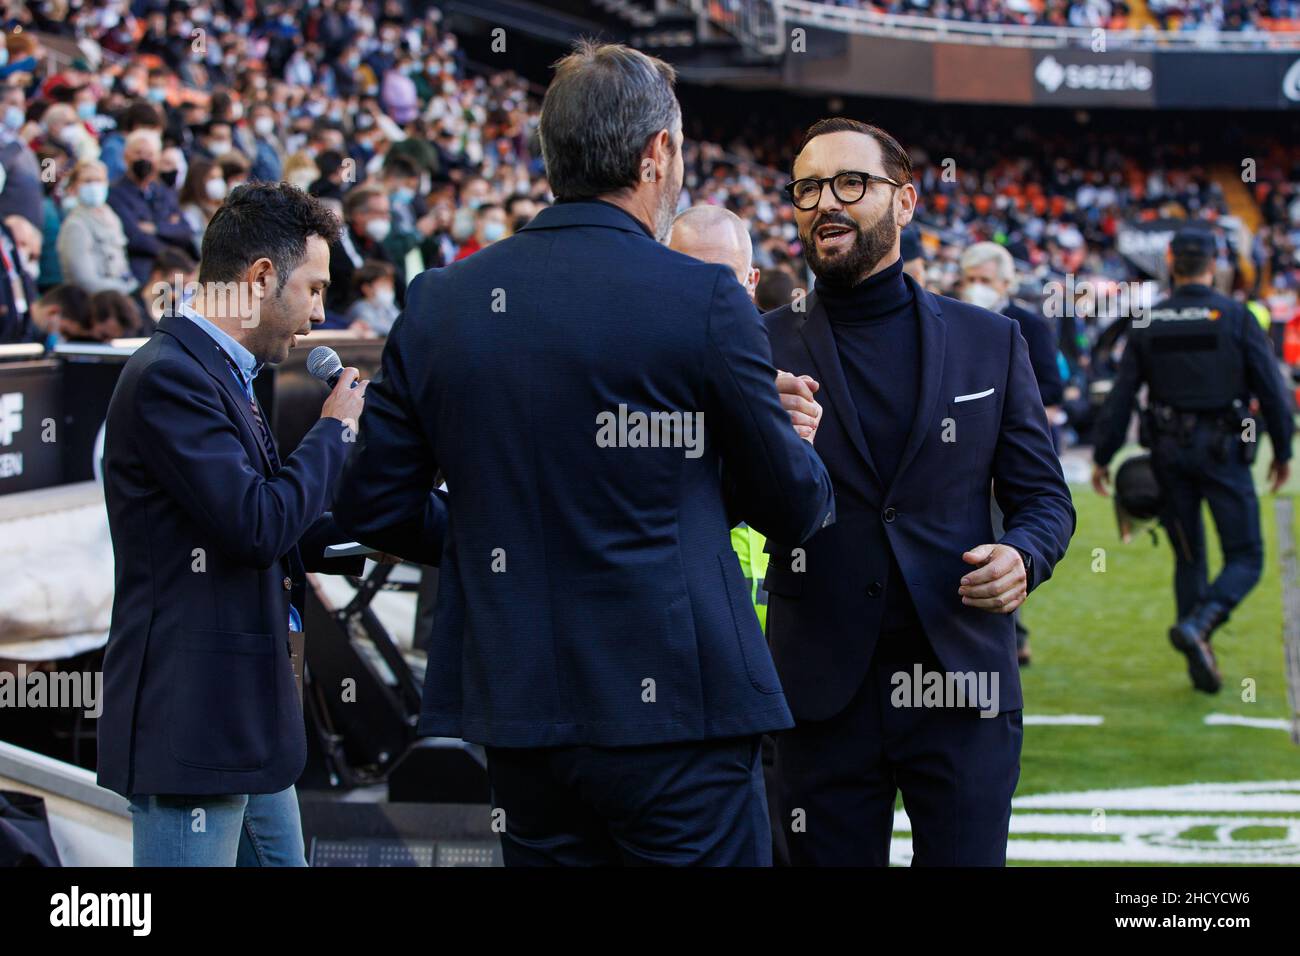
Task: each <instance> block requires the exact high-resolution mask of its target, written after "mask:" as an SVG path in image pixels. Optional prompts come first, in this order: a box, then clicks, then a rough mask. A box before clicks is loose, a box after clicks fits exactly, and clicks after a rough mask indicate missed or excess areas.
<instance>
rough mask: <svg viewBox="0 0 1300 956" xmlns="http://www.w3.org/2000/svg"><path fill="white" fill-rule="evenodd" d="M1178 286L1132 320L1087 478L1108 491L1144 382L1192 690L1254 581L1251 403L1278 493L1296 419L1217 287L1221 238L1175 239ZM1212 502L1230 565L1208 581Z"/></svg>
mask: <svg viewBox="0 0 1300 956" xmlns="http://www.w3.org/2000/svg"><path fill="white" fill-rule="evenodd" d="M1169 252H1170V257H1171V259H1172V262H1171V273H1172V276H1173V286H1174V288H1173V294H1172V295H1170V296H1169V298H1167V299H1165V300H1164V301H1163V302H1160V303H1158V304H1157V305H1156V306H1155V307H1153V308H1152V309H1151V310H1150V312H1149V316H1148V319H1149V320H1144V319H1143V318H1142V317H1141V316H1138V317H1137V318H1135V319H1134V320H1133V328H1132V330H1131V331H1130V332H1129V341H1128V345H1127V346H1126V348H1125V349H1124V356H1123V358H1122V360H1121V362H1120V369H1119V374H1118V376H1117V378H1116V380H1115V384H1114V387H1113V388H1112V390H1111V393H1110V395H1109V396H1108V397H1107V399H1106V403H1105V405H1104V406H1103V407H1102V410H1101V414H1100V416H1099V419H1098V424H1097V435H1096V443H1095V449H1094V454H1093V458H1094V462H1095V466H1094V468H1093V473H1092V485H1093V487H1094V488H1095V489H1096V490H1097V492H1098V493H1099V494H1102V495H1105V494H1107V486H1108V485H1109V483H1110V474H1109V471H1108V468H1107V466H1108V465H1109V464H1110V460H1111V459H1112V458H1113V457H1114V456H1115V453H1116V452H1117V451H1119V448H1120V446H1121V445H1122V444H1123V443H1124V437H1125V434H1126V432H1127V431H1128V422H1129V416H1130V414H1131V413H1132V409H1133V402H1134V399H1135V398H1136V396H1137V391H1138V388H1139V386H1140V385H1141V384H1142V383H1143V382H1145V383H1146V384H1147V408H1146V411H1145V412H1144V413H1143V426H1144V435H1143V443H1144V444H1149V445H1150V447H1151V451H1152V464H1153V466H1154V468H1155V473H1156V477H1157V478H1158V479H1159V481H1160V484H1161V486H1162V487H1163V490H1164V505H1163V508H1162V512H1161V517H1160V520H1161V524H1163V525H1164V527H1165V531H1166V532H1167V533H1168V535H1169V543H1170V545H1171V546H1172V547H1173V549H1174V560H1175V565H1176V567H1175V574H1174V591H1175V594H1176V597H1177V602H1178V623H1177V624H1175V625H1174V626H1173V627H1172V628H1170V630H1169V640H1170V641H1171V642H1172V643H1173V645H1174V647H1175V649H1177V650H1178V651H1180V652H1181V653H1182V654H1183V655H1184V656H1186V658H1187V665H1188V674H1189V675H1190V676H1191V678H1192V684H1193V686H1194V687H1195V688H1196V689H1197V690H1201V691H1205V692H1207V693H1216V692H1217V691H1218V690H1219V688H1220V687H1221V686H1222V683H1223V681H1222V678H1221V677H1220V675H1219V669H1218V664H1217V662H1216V660H1215V657H1214V652H1213V650H1212V649H1211V648H1210V636H1211V635H1212V634H1213V632H1214V629H1215V628H1217V627H1218V626H1219V625H1221V624H1222V623H1223V622H1224V621H1226V620H1227V619H1228V615H1229V614H1230V613H1231V612H1232V609H1233V608H1234V607H1236V606H1237V604H1238V603H1240V602H1241V600H1242V599H1243V598H1244V597H1245V596H1246V595H1247V594H1248V593H1249V592H1250V589H1251V588H1253V587H1254V586H1255V583H1256V582H1257V581H1258V580H1259V575H1260V571H1261V570H1262V568H1263V564H1264V546H1263V540H1262V538H1261V537H1260V529H1259V502H1258V500H1257V499H1256V497H1255V486H1254V483H1253V482H1252V480H1251V473H1250V462H1251V461H1252V460H1253V459H1254V450H1255V447H1256V445H1255V434H1254V428H1255V423H1254V421H1253V419H1251V418H1250V413H1249V411H1248V409H1247V402H1248V401H1249V398H1250V396H1252V395H1253V396H1255V397H1256V398H1258V399H1259V403H1260V407H1261V410H1262V412H1263V417H1264V421H1265V423H1266V424H1267V427H1268V433H1269V437H1270V438H1271V439H1272V442H1273V461H1272V464H1271V465H1270V467H1269V479H1270V481H1271V485H1272V491H1273V492H1277V490H1278V489H1279V488H1280V487H1281V486H1282V485H1283V484H1284V483H1285V482H1286V480H1287V477H1288V476H1289V474H1290V464H1289V460H1290V458H1291V435H1292V430H1293V422H1292V419H1291V411H1290V406H1289V403H1288V400H1287V397H1286V392H1285V387H1284V385H1283V383H1282V377H1281V375H1280V374H1279V372H1278V369H1277V366H1276V365H1275V364H1274V362H1273V357H1272V354H1271V351H1270V349H1269V343H1268V339H1267V338H1266V337H1265V335H1264V334H1263V332H1262V331H1261V330H1260V327H1259V325H1258V323H1257V322H1256V321H1255V318H1254V316H1252V315H1251V313H1250V312H1249V310H1248V309H1247V308H1246V307H1245V306H1244V305H1242V304H1240V303H1237V302H1234V301H1233V300H1232V299H1229V298H1227V297H1226V296H1222V295H1220V294H1219V293H1217V292H1215V291H1214V290H1213V289H1212V288H1211V287H1210V283H1211V282H1212V281H1213V277H1214V262H1215V241H1214V237H1213V235H1212V234H1210V233H1209V232H1208V231H1206V230H1204V229H1197V228H1193V227H1186V228H1184V229H1182V230H1180V231H1179V232H1178V233H1177V234H1176V235H1175V236H1174V239H1173V241H1172V242H1171V243H1170V246H1169ZM1202 501H1206V502H1208V503H1209V506H1210V514H1211V515H1212V516H1213V518H1214V524H1215V528H1216V529H1217V530H1218V533H1219V541H1220V543H1221V544H1222V546H1223V569H1222V571H1220V573H1219V576H1218V577H1217V578H1215V579H1214V582H1213V583H1210V582H1209V581H1208V580H1207V574H1206V562H1205V533H1204V529H1203V527H1202V525H1201V502H1202Z"/></svg>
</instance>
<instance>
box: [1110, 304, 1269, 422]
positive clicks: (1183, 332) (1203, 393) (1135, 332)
mask: <svg viewBox="0 0 1300 956" xmlns="http://www.w3.org/2000/svg"><path fill="white" fill-rule="evenodd" d="M1149 316H1150V321H1149V322H1148V323H1146V324H1145V325H1142V326H1139V325H1138V322H1137V321H1136V320H1135V322H1134V327H1133V329H1132V331H1131V333H1130V334H1131V335H1132V336H1133V344H1134V345H1135V346H1136V347H1138V348H1139V349H1140V350H1141V351H1140V352H1139V353H1138V354H1139V355H1140V356H1141V357H1142V360H1143V361H1142V368H1143V372H1144V376H1143V377H1144V378H1145V379H1146V382H1147V385H1148V388H1149V391H1148V400H1149V401H1150V402H1156V403H1159V404H1162V405H1171V406H1173V407H1174V408H1176V409H1179V410H1185V411H1214V410H1218V409H1222V408H1227V407H1228V406H1230V405H1231V404H1232V402H1233V401H1234V400H1235V399H1237V398H1240V397H1241V396H1242V395H1244V394H1245V391H1246V372H1245V355H1244V353H1243V352H1242V348H1241V339H1240V336H1241V332H1242V329H1241V322H1242V321H1243V320H1244V319H1245V316H1244V315H1243V309H1242V307H1241V306H1240V305H1238V304H1237V303H1235V302H1233V301H1232V300H1231V299H1226V298H1224V297H1223V296H1220V295H1214V294H1211V295H1202V294H1197V293H1182V294H1180V293H1175V294H1174V295H1172V296H1170V297H1169V298H1168V299H1165V300H1164V301H1163V302H1160V303H1158V304H1157V305H1155V306H1154V307H1152V309H1151V311H1150V313H1149Z"/></svg>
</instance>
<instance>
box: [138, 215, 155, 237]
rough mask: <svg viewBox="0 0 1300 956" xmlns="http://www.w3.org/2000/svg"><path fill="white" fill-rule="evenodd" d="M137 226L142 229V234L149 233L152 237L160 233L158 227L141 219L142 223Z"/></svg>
mask: <svg viewBox="0 0 1300 956" xmlns="http://www.w3.org/2000/svg"><path fill="white" fill-rule="evenodd" d="M137 225H138V226H139V227H140V231H141V232H145V233H148V234H149V235H151V236H152V235H154V234H155V233H156V232H157V231H158V227H157V226H155V225H154V224H153V223H151V222H150V221H149V220H147V219H141V220H140V222H138V223H137Z"/></svg>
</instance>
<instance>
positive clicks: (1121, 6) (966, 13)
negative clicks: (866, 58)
mask: <svg viewBox="0 0 1300 956" xmlns="http://www.w3.org/2000/svg"><path fill="white" fill-rule="evenodd" d="M829 2H832V3H834V4H835V5H837V6H851V7H861V8H866V9H870V10H875V11H877V12H879V13H890V14H904V15H911V16H922V17H935V18H938V19H941V20H960V21H963V22H966V23H992V24H1007V25H1015V26H1027V27H1028V26H1036V27H1087V28H1093V27H1102V28H1105V29H1108V30H1124V29H1132V28H1134V27H1136V26H1138V23H1137V21H1136V19H1135V18H1134V17H1133V15H1132V13H1133V10H1132V7H1131V6H1130V4H1128V3H1126V2H1125V0H829ZM1145 6H1146V8H1147V10H1148V12H1149V13H1150V20H1149V21H1147V22H1148V23H1149V24H1152V23H1153V24H1154V25H1156V26H1158V27H1159V29H1160V30H1167V31H1183V32H1189V31H1205V30H1225V31H1232V32H1245V33H1250V32H1264V31H1268V30H1287V31H1289V30H1294V29H1296V21H1297V20H1300V3H1296V2H1295V0H1146V2H1145Z"/></svg>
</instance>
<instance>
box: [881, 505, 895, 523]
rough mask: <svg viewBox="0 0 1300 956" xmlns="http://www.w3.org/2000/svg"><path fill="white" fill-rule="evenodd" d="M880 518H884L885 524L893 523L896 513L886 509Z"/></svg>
mask: <svg viewBox="0 0 1300 956" xmlns="http://www.w3.org/2000/svg"><path fill="white" fill-rule="evenodd" d="M881 517H882V518H884V519H885V521H887V522H888V521H893V520H894V519H895V518H897V517H898V512H897V511H895V510H894V509H893V508H886V509H885V511H884V514H883V515H881Z"/></svg>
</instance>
